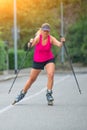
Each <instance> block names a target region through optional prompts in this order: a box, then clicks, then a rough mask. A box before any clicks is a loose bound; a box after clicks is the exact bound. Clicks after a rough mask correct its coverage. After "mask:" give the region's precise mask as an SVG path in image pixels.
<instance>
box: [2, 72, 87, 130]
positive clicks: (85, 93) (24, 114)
mask: <svg viewBox="0 0 87 130" xmlns="http://www.w3.org/2000/svg"><path fill="white" fill-rule="evenodd" d="M27 78H28V76H25V77H20V78H18V79H17V80H16V82H15V84H14V87H13V89H12V91H11V93H10V94H8V90H9V88H10V86H11V84H12V82H13V79H11V80H8V81H3V82H0V130H86V129H87V74H78V75H77V79H78V81H79V84H80V88H81V91H82V94H79V91H78V88H77V86H76V82H75V80H74V77H73V75H68V74H66V75H59V74H55V80H54V89H53V96H54V99H55V101H54V105H53V106H48V105H47V101H46V82H47V77H46V75H45V74H43V75H42V74H41V75H40V76H39V77H38V79H37V81H36V82H35V83H34V84H33V85H32V87H31V89H30V90H29V91H28V93H27V95H26V97H25V98H24V100H22V101H21V102H19V103H18V104H16V105H14V106H12V105H11V103H12V102H13V100H14V99H15V97H16V95H17V94H18V93H19V91H20V90H21V89H22V88H23V86H24V84H25V82H26V80H27Z"/></svg>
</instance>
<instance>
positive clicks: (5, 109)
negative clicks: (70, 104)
mask: <svg viewBox="0 0 87 130" xmlns="http://www.w3.org/2000/svg"><path fill="white" fill-rule="evenodd" d="M69 77H70V76H69V75H67V76H65V77H64V78H62V79H60V80H58V82H57V83H60V82H62V81H64V80H65V79H67V78H69ZM46 89H47V88H44V89H41V90H40V91H39V92H37V93H35V94H33V95H31V96H28V97H25V98H24V99H23V100H21V101H20V102H24V101H27V100H29V99H32V98H34V97H36V96H38V95H40V94H41V93H43V92H44V91H46ZM20 102H18V103H16V104H19V103H20ZM14 106H15V105H11V104H10V105H9V106H7V107H5V108H3V109H1V110H0V114H2V113H4V112H6V111H8V110H10V109H12V108H13V107H14Z"/></svg>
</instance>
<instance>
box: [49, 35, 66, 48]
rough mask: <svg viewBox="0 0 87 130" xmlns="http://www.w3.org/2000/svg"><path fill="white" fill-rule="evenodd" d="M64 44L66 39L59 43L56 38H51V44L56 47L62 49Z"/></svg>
mask: <svg viewBox="0 0 87 130" xmlns="http://www.w3.org/2000/svg"><path fill="white" fill-rule="evenodd" d="M63 42H65V38H64V37H62V38H61V40H60V41H58V40H57V39H56V38H55V37H53V36H51V43H52V44H53V45H55V46H58V47H62V46H63Z"/></svg>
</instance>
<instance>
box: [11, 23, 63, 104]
mask: <svg viewBox="0 0 87 130" xmlns="http://www.w3.org/2000/svg"><path fill="white" fill-rule="evenodd" d="M63 42H65V38H61V41H60V42H59V41H58V40H57V39H56V38H55V37H53V36H51V35H50V25H49V24H48V23H44V24H43V25H42V26H41V29H40V30H39V32H38V33H37V34H36V37H35V38H34V39H31V40H30V42H29V43H28V46H31V47H35V49H34V56H33V66H32V69H31V72H30V76H29V79H28V80H27V82H26V84H25V86H24V88H23V89H22V91H21V92H20V94H19V95H18V96H17V98H16V99H15V101H14V102H13V104H15V103H16V102H19V101H20V100H21V99H23V98H24V96H25V94H26V92H27V91H28V89H29V88H30V87H31V85H32V84H33V82H34V81H35V80H36V79H37V77H38V75H39V73H40V72H41V70H43V69H44V67H45V69H46V72H47V77H48V82H47V93H46V97H47V101H48V104H52V102H53V100H54V99H53V96H52V88H53V81H54V72H55V58H54V55H53V53H52V51H51V48H52V45H55V46H57V47H62V45H63ZM30 43H32V44H30Z"/></svg>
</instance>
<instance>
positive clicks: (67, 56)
mask: <svg viewBox="0 0 87 130" xmlns="http://www.w3.org/2000/svg"><path fill="white" fill-rule="evenodd" d="M63 46H64V49H65V52H66V54H67V58H68V61H69V63H70V67H71V70H72V72H73V75H74V78H75V81H76V84H77V87H78V90H79V93H80V94H81V89H80V86H79V83H78V80H77V77H76V74H75V72H74V69H73V66H72V62H71V59H70V56H69V54H68V51H67V48H66V45H65V43H63Z"/></svg>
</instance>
